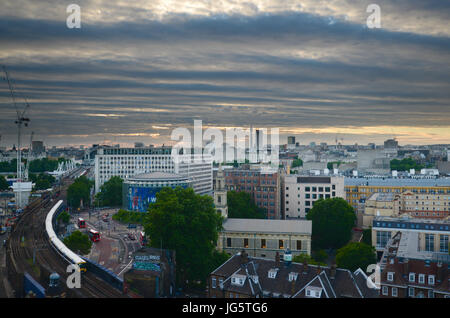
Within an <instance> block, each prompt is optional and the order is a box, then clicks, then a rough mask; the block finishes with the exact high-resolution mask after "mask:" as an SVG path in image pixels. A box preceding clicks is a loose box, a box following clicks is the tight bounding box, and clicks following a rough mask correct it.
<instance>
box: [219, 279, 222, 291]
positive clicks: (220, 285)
mask: <svg viewBox="0 0 450 318" xmlns="http://www.w3.org/2000/svg"><path fill="white" fill-rule="evenodd" d="M219 287H220V289H223V278H219Z"/></svg>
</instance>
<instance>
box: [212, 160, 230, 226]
mask: <svg viewBox="0 0 450 318" xmlns="http://www.w3.org/2000/svg"><path fill="white" fill-rule="evenodd" d="M214 205H215V206H216V210H217V212H218V213H220V214H221V215H222V216H223V217H224V218H225V219H226V218H228V204H227V189H226V188H225V178H224V176H223V170H222V164H220V163H219V170H218V171H217V176H216V180H215V182H214Z"/></svg>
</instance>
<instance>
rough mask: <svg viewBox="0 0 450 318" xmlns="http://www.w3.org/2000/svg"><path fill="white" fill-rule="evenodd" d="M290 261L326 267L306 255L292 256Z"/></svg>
mask: <svg viewBox="0 0 450 318" xmlns="http://www.w3.org/2000/svg"><path fill="white" fill-rule="evenodd" d="M292 261H293V262H294V263H304V262H305V261H306V263H308V264H311V265H320V266H326V265H327V264H325V263H324V262H321V261H317V260H315V259H314V258H312V257H311V256H309V255H308V254H300V255H296V256H294V257H293V258H292Z"/></svg>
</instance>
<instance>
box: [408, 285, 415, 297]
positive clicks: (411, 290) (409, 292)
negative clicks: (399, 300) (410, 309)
mask: <svg viewBox="0 0 450 318" xmlns="http://www.w3.org/2000/svg"><path fill="white" fill-rule="evenodd" d="M408 296H409V297H414V288H413V287H409V288H408Z"/></svg>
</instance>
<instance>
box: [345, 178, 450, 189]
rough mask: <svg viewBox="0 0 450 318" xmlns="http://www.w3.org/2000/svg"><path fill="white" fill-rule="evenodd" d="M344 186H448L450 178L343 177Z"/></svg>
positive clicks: (449, 185)
mask: <svg viewBox="0 0 450 318" xmlns="http://www.w3.org/2000/svg"><path fill="white" fill-rule="evenodd" d="M344 186H379V187H383V186H384V187H450V178H436V179H425V178H423V179H419V178H417V179H416V178H389V177H386V178H351V177H346V178H345V179H344Z"/></svg>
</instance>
